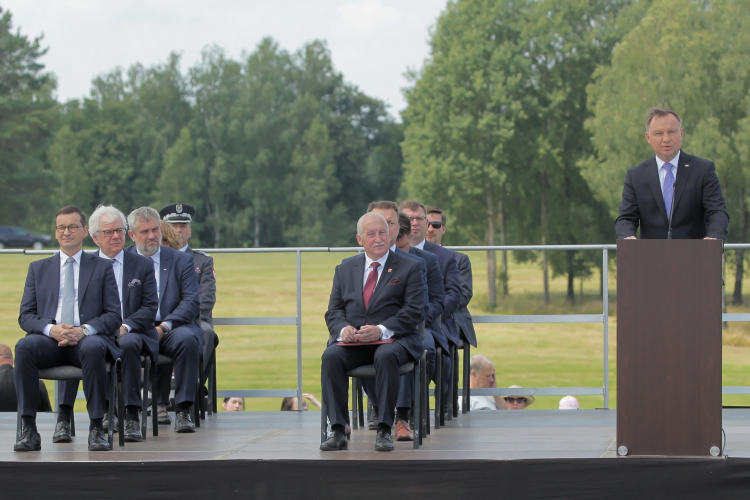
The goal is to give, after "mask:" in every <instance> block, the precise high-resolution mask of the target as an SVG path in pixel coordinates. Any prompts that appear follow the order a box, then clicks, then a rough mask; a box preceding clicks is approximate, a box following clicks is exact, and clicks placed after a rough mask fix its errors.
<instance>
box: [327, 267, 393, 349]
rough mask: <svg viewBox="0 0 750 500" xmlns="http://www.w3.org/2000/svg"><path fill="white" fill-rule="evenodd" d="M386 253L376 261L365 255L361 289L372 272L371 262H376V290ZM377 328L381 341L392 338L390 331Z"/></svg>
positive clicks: (381, 327)
mask: <svg viewBox="0 0 750 500" xmlns="http://www.w3.org/2000/svg"><path fill="white" fill-rule="evenodd" d="M388 253H389V252H386V254H385V255H384V256H382V257H381V258H379V259H378V260H372V259H371V258H370V256H369V255H367V253H365V272H364V273H363V275H362V288H363V289H364V287H365V284H366V283H367V278H368V277H369V276H370V273H371V272H372V263H373V262H377V263H378V264H380V265H379V266H378V271H377V272H378V280H377V281H376V282H375V287H376V288H377V286H378V281H380V277H381V276H382V275H383V268H384V267H385V261H386V260H388ZM344 328H346V327H344ZM344 328H342V329H341V332H340V333H339V338H337V339H336V340H337V341H338V342H341V336H342V334H343V333H344ZM378 328H379V329H380V338H382V339H383V340H385V339H389V338H391V337H393V331H392V330H389V329H388V328H386V327H384V326H383V325H378Z"/></svg>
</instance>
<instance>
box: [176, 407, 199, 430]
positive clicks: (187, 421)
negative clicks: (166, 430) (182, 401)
mask: <svg viewBox="0 0 750 500" xmlns="http://www.w3.org/2000/svg"><path fill="white" fill-rule="evenodd" d="M174 431H175V432H195V424H194V423H193V419H192V418H190V412H189V411H188V410H177V416H176V417H175V421H174Z"/></svg>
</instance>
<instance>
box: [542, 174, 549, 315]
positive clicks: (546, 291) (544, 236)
mask: <svg viewBox="0 0 750 500" xmlns="http://www.w3.org/2000/svg"><path fill="white" fill-rule="evenodd" d="M546 178H547V175H546V173H545V172H544V170H542V245H546V244H547V198H546V194H545V192H544V188H545V186H546V184H547V182H546ZM542 278H543V281H544V305H545V306H548V305H549V272H548V267H547V251H546V250H542Z"/></svg>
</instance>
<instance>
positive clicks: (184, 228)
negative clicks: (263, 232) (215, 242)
mask: <svg viewBox="0 0 750 500" xmlns="http://www.w3.org/2000/svg"><path fill="white" fill-rule="evenodd" d="M159 216H160V217H161V218H162V220H163V221H164V222H166V223H168V224H169V225H170V226H172V229H174V232H175V233H176V234H177V239H178V240H179V246H178V247H177V250H179V251H180V252H185V253H186V254H188V255H191V256H192V257H193V261H194V262H195V274H197V275H198V286H199V287H200V290H201V328H202V329H203V368H204V370H205V369H206V368H208V363H209V361H210V358H211V354H213V352H214V349H216V346H218V345H219V337H218V336H217V335H216V332H215V331H214V319H213V310H214V305H215V304H216V271H215V270H214V258H213V257H211V256H210V255H209V254H207V253H206V252H201V251H200V250H193V248H192V247H191V246H190V245H189V244H188V240H190V236H192V234H193V229H192V222H193V216H195V208H193V207H191V206H190V205H188V204H187V203H173V204H172V205H167V206H166V207H164V208H162V209H161V210H159Z"/></svg>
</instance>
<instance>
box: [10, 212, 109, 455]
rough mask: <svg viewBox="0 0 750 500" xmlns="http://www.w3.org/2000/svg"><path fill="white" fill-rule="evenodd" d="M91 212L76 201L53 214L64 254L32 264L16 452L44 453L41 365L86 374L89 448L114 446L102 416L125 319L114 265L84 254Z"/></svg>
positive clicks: (61, 420)
mask: <svg viewBox="0 0 750 500" xmlns="http://www.w3.org/2000/svg"><path fill="white" fill-rule="evenodd" d="M87 235H88V227H87V226H86V214H84V213H83V212H82V211H81V210H80V209H78V208H76V207H72V206H68V207H64V208H62V209H60V211H59V212H58V213H57V215H56V217H55V236H56V237H57V241H58V242H59V243H60V253H58V254H55V255H53V256H52V257H49V258H47V259H42V260H38V261H36V262H32V263H31V264H30V265H29V272H28V274H27V276H26V285H25V286H24V290H23V299H22V300H21V314H20V316H19V318H18V323H19V324H20V325H21V329H22V330H24V331H25V332H26V336H25V337H24V338H22V339H21V340H19V341H18V343H17V344H16V374H15V375H16V393H17V394H18V408H19V409H18V411H19V412H21V418H22V424H21V436H20V438H19V440H18V442H16V444H15V445H14V447H13V449H14V450H15V451H38V450H40V449H41V447H42V445H41V438H40V436H39V433H38V432H37V429H36V404H37V392H38V391H39V369H43V368H53V367H56V366H61V365H73V366H78V367H80V368H81V369H82V371H83V392H84V394H85V395H86V407H87V410H88V412H89V419H90V420H91V424H90V428H89V437H88V445H89V451H106V450H109V442H108V441H107V439H106V438H105V436H104V428H103V424H102V420H103V418H104V401H105V400H106V387H107V364H106V360H107V357H110V358H112V359H116V358H119V357H120V356H121V354H122V352H121V351H120V348H119V347H118V346H117V344H116V343H115V336H116V335H117V329H118V328H119V327H120V325H121V324H122V317H121V315H120V298H119V295H118V293H117V281H116V279H115V274H114V272H113V271H112V265H111V264H110V263H109V262H107V261H106V260H104V259H101V258H99V257H97V256H95V255H90V254H87V253H85V252H84V251H83V239H84V238H85V237H86V236H87ZM72 411H73V408H72V407H70V406H67V405H60V411H59V413H58V417H57V418H58V421H57V427H56V429H55V433H56V434H57V433H58V432H60V431H61V428H64V427H66V426H68V425H69V422H70V412H72Z"/></svg>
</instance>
